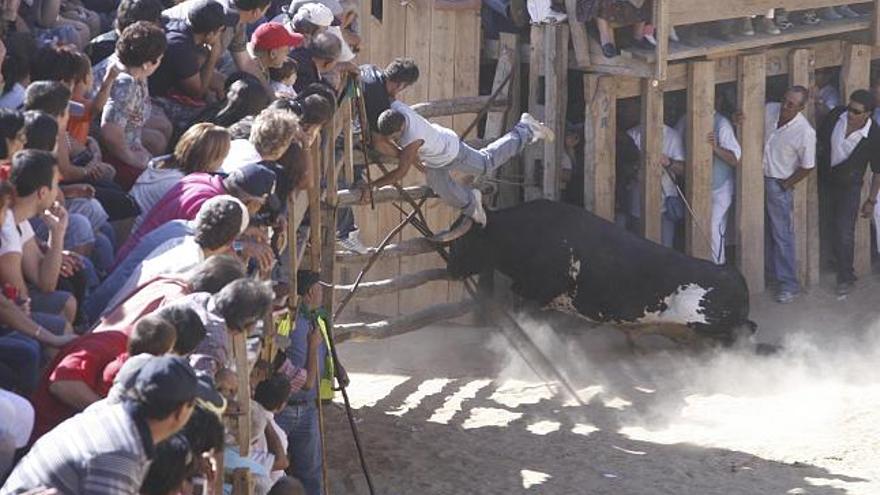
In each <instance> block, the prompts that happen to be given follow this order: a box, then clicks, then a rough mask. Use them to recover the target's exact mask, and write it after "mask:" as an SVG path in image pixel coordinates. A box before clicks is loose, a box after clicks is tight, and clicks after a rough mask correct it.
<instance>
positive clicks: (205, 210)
mask: <svg viewBox="0 0 880 495" xmlns="http://www.w3.org/2000/svg"><path fill="white" fill-rule="evenodd" d="M243 221H244V213H243V212H242V210H241V206H240V205H239V203H238V202H236V201H232V200H216V201H212V202H210V203H209V204H206V205H202V208H201V209H200V210H199V213H198V214H197V215H196V227H195V229H196V232H195V241H196V243H197V244H198V245H199V246H201V247H202V248H203V249H208V250H211V251H213V250H216V249H220V248H221V247H223V246H226V245H228V244H229V243H231V242H232V241H233V240H235V238H236V237H238V234H239V233H240V232H241V224H242V222H243Z"/></svg>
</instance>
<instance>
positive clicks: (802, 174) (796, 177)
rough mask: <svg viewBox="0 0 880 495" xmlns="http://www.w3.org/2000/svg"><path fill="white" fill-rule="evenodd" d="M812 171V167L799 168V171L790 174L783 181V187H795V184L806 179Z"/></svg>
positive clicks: (786, 188)
mask: <svg viewBox="0 0 880 495" xmlns="http://www.w3.org/2000/svg"><path fill="white" fill-rule="evenodd" d="M812 171H813V169H812V168H799V169H797V171H796V172H795V173H793V174H791V176H789V178H787V179H785V180H784V181H782V188H783V189H785V190H788V189H792V188H794V186H796V185H797V183H798V182H800V181H802V180H804V179H805V178H806V177H807V176H808V175H810V172H812Z"/></svg>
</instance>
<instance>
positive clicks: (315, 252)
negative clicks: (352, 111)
mask: <svg viewBox="0 0 880 495" xmlns="http://www.w3.org/2000/svg"><path fill="white" fill-rule="evenodd" d="M310 151H311V153H312V167H313V169H312V170H313V174H312V187H310V188H309V234H310V235H309V253H310V256H309V258H310V259H309V268H310V269H311V270H313V271H316V272H317V271H319V270H320V269H321V175H322V174H323V170H322V167H321V165H322V164H323V162H322V161H321V148H320V139H316V140H315V144H313V145H312V149H311V150H310Z"/></svg>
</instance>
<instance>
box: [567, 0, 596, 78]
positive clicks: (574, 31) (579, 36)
mask: <svg viewBox="0 0 880 495" xmlns="http://www.w3.org/2000/svg"><path fill="white" fill-rule="evenodd" d="M565 11H566V13H567V14H568V20H569V22H568V26H569V27H570V29H571V44H572V46H573V47H574V58H575V60H576V61H577V65H578V67H579V68H581V69H586V68H587V67H589V65H590V42H589V38H588V37H587V29H586V28H587V26H586V24H584V23H582V22H577V0H565Z"/></svg>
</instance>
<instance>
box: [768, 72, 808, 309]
mask: <svg viewBox="0 0 880 495" xmlns="http://www.w3.org/2000/svg"><path fill="white" fill-rule="evenodd" d="M808 99H809V92H808V91H807V88H805V87H803V86H793V87H791V88H789V89H788V91H786V92H785V98H784V99H783V100H782V103H769V104H767V111H766V112H765V114H764V116H765V117H764V118H765V120H764V124H765V125H764V199H765V202H766V205H767V210H766V211H767V213H766V217H765V221H766V224H765V229H764V230H765V239H764V245H765V251H764V252H765V261H764V262H765V264H766V272H768V273H769V275H770V277H771V278H775V279H776V282H778V283H779V292H778V293H777V294H776V302H778V303H780V304H787V303H790V302H791V301H793V300H794V298H795V296H797V294H798V293H799V292H800V288H801V287H800V283H799V282H798V278H797V265H796V257H795V237H794V223H793V221H792V213H793V212H794V187H795V185H796V184H797V183H798V182H800V181H801V180H803V179H804V178H805V177H806V176H807V175H809V174H810V171H811V170H812V169H813V168H814V167H815V166H816V131H815V130H813V126H812V125H810V122H809V121H808V120H807V118H806V117H804V114H803V113H802V112H803V110H804V107H805V106H806V104H807V100H808Z"/></svg>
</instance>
